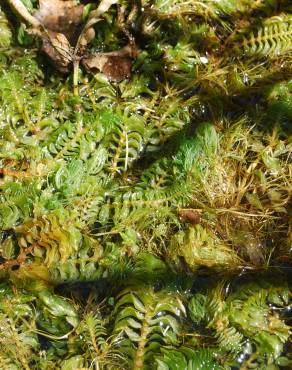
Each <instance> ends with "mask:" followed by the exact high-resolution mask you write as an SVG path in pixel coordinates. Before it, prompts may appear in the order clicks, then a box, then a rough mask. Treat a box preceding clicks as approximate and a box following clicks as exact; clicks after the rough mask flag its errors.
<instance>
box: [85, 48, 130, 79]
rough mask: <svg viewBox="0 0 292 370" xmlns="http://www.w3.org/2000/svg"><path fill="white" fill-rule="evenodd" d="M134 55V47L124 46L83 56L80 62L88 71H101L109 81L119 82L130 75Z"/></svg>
mask: <svg viewBox="0 0 292 370" xmlns="http://www.w3.org/2000/svg"><path fill="white" fill-rule="evenodd" d="M136 55H137V50H136V48H134V47H133V46H126V47H124V48H123V49H121V50H117V51H112V52H110V53H97V54H92V55H90V56H88V57H84V58H83V59H82V64H83V65H84V67H85V68H86V69H87V71H89V72H92V73H96V72H102V73H104V74H105V76H106V77H107V78H108V79H109V80H110V81H112V82H120V81H122V80H124V79H125V78H128V77H130V75H131V68H132V60H133V58H135V57H136Z"/></svg>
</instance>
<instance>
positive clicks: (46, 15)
mask: <svg viewBox="0 0 292 370" xmlns="http://www.w3.org/2000/svg"><path fill="white" fill-rule="evenodd" d="M83 8H84V6H83V5H78V4H77V3H76V1H73V0H67V1H64V0H39V9H38V10H37V11H36V12H35V13H34V17H35V18H37V19H38V20H39V22H40V23H41V24H42V25H43V26H44V28H45V29H47V30H50V31H53V32H57V33H62V34H64V35H65V36H66V38H67V39H68V40H69V41H70V43H71V45H73V44H74V42H76V41H77V37H78V34H79V33H80V29H79V26H80V25H81V23H82V13H83Z"/></svg>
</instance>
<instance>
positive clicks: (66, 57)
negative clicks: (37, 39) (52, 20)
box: [41, 30, 73, 73]
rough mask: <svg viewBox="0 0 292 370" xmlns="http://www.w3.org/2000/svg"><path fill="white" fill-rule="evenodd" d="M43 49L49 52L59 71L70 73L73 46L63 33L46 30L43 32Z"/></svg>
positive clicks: (48, 54) (46, 52)
mask: <svg viewBox="0 0 292 370" xmlns="http://www.w3.org/2000/svg"><path fill="white" fill-rule="evenodd" d="M41 38H42V41H43V44H42V51H43V52H44V53H45V54H47V56H48V57H49V58H50V60H51V62H52V64H53V65H54V66H55V68H56V69H58V71H60V72H62V73H68V72H69V70H70V64H71V63H72V61H73V48H72V47H71V45H70V43H69V41H68V39H67V38H66V36H64V35H63V34H62V33H57V32H54V31H50V30H48V31H46V32H43V33H42V34H41Z"/></svg>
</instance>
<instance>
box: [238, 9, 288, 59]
mask: <svg viewBox="0 0 292 370" xmlns="http://www.w3.org/2000/svg"><path fill="white" fill-rule="evenodd" d="M242 38H243V39H242V41H240V42H239V43H238V44H237V45H236V46H235V48H236V49H237V50H238V52H239V51H240V52H241V50H243V53H244V54H245V55H247V56H270V57H275V56H279V55H280V54H283V53H287V52H290V51H291V50H292V41H291V40H292V18H291V16H289V15H286V16H285V15H282V16H277V17H273V18H271V19H268V20H266V21H265V22H264V24H263V25H262V26H261V27H260V28H258V29H256V30H254V31H252V32H251V33H250V34H248V35H247V36H243V37H242Z"/></svg>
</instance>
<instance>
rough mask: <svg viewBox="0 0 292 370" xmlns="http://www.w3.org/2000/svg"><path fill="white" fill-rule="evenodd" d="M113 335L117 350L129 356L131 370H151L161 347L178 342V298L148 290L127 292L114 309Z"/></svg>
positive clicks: (133, 289)
mask: <svg viewBox="0 0 292 370" xmlns="http://www.w3.org/2000/svg"><path fill="white" fill-rule="evenodd" d="M115 314H116V317H115V324H114V333H115V335H118V336H120V338H121V339H120V340H121V344H120V346H121V347H120V350H121V351H122V352H124V353H125V354H127V355H128V356H129V359H130V361H131V363H132V366H133V369H144V368H145V367H147V366H148V367H149V366H150V367H149V368H151V364H153V361H154V360H153V356H154V354H155V353H157V352H159V351H160V349H161V345H168V344H176V343H177V342H178V338H177V335H178V334H179V326H180V316H181V315H183V314H184V306H183V305H182V303H181V301H180V300H179V298H178V297H176V296H173V295H169V294H168V293H167V292H165V291H160V292H157V293H155V292H154V291H153V290H152V289H151V288H147V287H143V286H142V287H137V288H126V289H125V290H124V291H122V292H121V293H120V294H119V296H118V301H117V304H116V305H115Z"/></svg>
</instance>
